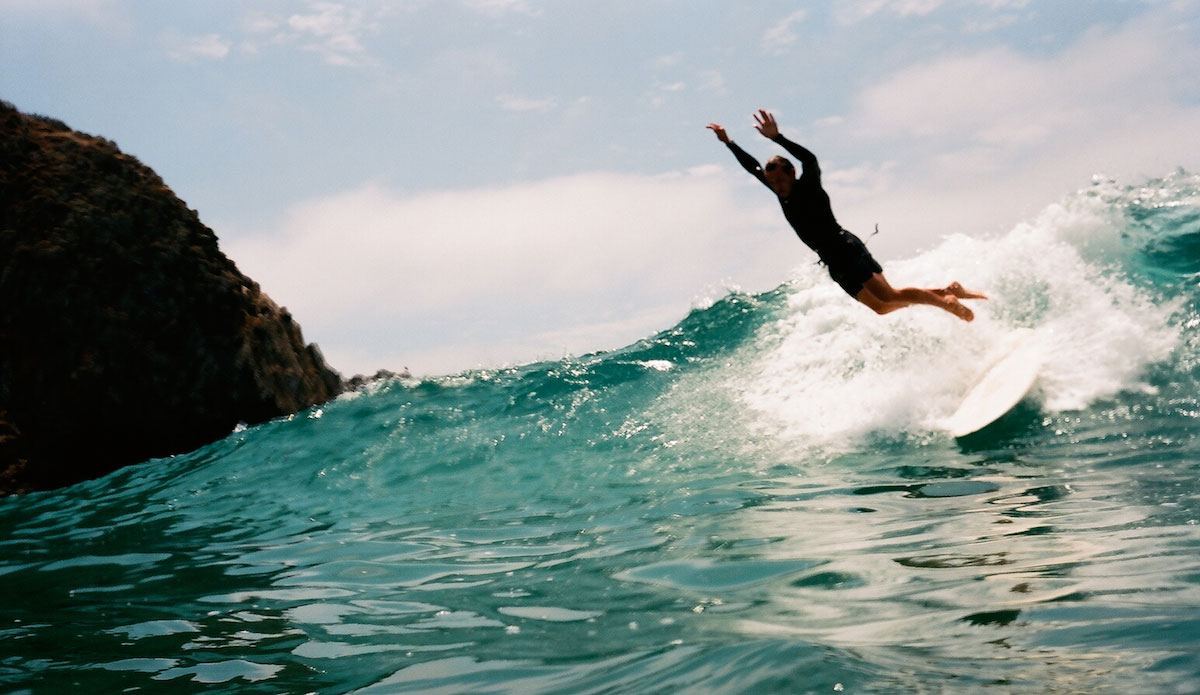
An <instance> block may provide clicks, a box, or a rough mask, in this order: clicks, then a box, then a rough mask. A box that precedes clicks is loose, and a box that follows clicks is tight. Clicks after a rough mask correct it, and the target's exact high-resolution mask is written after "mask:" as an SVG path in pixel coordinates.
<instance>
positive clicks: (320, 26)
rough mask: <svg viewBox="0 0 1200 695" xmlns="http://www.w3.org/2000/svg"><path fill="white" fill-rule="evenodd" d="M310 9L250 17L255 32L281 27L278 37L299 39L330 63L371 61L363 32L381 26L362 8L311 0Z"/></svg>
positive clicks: (291, 39)
mask: <svg viewBox="0 0 1200 695" xmlns="http://www.w3.org/2000/svg"><path fill="white" fill-rule="evenodd" d="M308 6H309V12H306V13H297V14H292V15H290V16H288V17H287V19H286V20H284V21H282V22H276V20H274V19H272V18H270V17H267V16H264V15H255V16H253V17H251V18H249V19H248V20H247V22H248V23H249V24H248V28H249V29H250V30H251V31H255V32H269V31H271V30H272V29H273V27H274V26H275V25H278V26H279V27H280V31H279V34H278V35H277V36H276V40H284V41H299V42H300V43H301V45H302V46H303V47H304V48H305V49H307V50H311V51H314V52H316V53H318V54H320V55H321V56H322V58H323V59H324V60H325V62H326V63H327V64H329V65H338V66H347V67H350V66H356V65H362V64H366V63H369V62H370V61H369V60H368V59H367V57H366V48H365V47H364V46H363V44H362V37H363V35H365V34H367V33H370V32H376V31H378V29H379V27H378V25H377V24H375V23H374V22H372V21H369V20H367V19H366V17H365V15H364V13H363V11H362V10H361V9H358V8H351V7H348V6H347V5H345V4H342V3H334V2H310V3H309V4H308Z"/></svg>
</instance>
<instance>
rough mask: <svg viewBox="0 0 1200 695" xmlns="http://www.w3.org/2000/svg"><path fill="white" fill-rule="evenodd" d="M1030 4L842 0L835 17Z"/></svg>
mask: <svg viewBox="0 0 1200 695" xmlns="http://www.w3.org/2000/svg"><path fill="white" fill-rule="evenodd" d="M1028 4H1029V0H966V2H963V1H960V2H953V3H948V2H947V1H946V0H839V2H838V3H837V4H836V5H835V6H834V16H835V17H837V19H838V21H839V22H841V23H843V24H853V23H855V22H861V21H864V20H867V19H871V18H872V17H874V16H876V15H879V14H891V15H894V16H896V17H924V16H926V15H929V14H932V13H934V12H936V11H937V10H940V9H942V7H943V6H945V7H947V8H961V7H962V6H964V5H974V6H976V7H979V8H983V9H986V10H992V11H996V12H999V11H1004V10H1019V9H1022V8H1024V7H1025V6H1026V5H1028ZM972 21H975V20H972Z"/></svg>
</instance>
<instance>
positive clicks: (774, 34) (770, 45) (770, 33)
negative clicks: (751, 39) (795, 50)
mask: <svg viewBox="0 0 1200 695" xmlns="http://www.w3.org/2000/svg"><path fill="white" fill-rule="evenodd" d="M807 16H808V11H807V10H797V11H796V12H793V13H791V14H790V15H788V16H787V17H784V18H783V19H782V20H781V21H780V22H779V23H778V24H776V25H775V26H773V27H771V28H770V29H768V30H767V32H766V33H765V34H763V41H762V47H763V50H765V51H767V52H769V53H779V52H781V51H783V50H784V49H786V48H787V47H788V46H791V45H792V44H793V43H795V42H796V33H795V32H794V31H792V27H793V26H794V25H796V24H799V23H800V22H803V21H804V18H805V17H807Z"/></svg>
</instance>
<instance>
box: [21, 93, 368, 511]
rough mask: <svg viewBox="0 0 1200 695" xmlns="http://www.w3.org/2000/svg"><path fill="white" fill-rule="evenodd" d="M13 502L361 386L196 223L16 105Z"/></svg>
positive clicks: (92, 149) (122, 168)
mask: <svg viewBox="0 0 1200 695" xmlns="http://www.w3.org/2000/svg"><path fill="white" fill-rule="evenodd" d="M0 301H2V302H3V306H4V310H3V313H2V314H0V494H10V493H15V492H25V491H30V490H37V489H49V488H55V487H61V486H64V485H70V484H72V483H75V482H79V481H81V480H86V479H89V478H93V477H97V476H100V475H104V474H106V473H108V472H110V471H112V470H115V469H116V468H119V467H121V466H124V465H127V464H131V463H138V462H141V461H145V460H147V459H150V458H155V457H162V456H168V455H171V454H177V453H183V452H186V451H190V450H192V449H195V448H197V447H199V446H202V445H204V444H206V443H208V442H211V441H214V440H216V439H219V438H221V437H223V436H225V435H226V434H228V433H229V432H230V431H231V430H232V429H233V428H234V427H235V426H237V425H238V424H239V423H248V424H253V423H258V422H263V421H266V420H269V419H271V418H274V417H278V416H282V415H288V414H291V413H295V412H298V411H300V410H303V409H305V408H308V407H310V406H312V405H315V404H318V403H321V402H324V401H326V400H328V399H330V398H333V397H334V396H336V395H338V394H339V393H341V392H342V391H343V390H344V389H345V387H346V385H345V384H344V383H343V381H342V378H341V376H340V375H339V374H338V373H337V372H336V371H334V370H333V369H331V368H330V367H329V366H328V365H327V364H326V363H325V361H324V359H323V357H322V356H321V353H320V350H319V349H318V348H317V346H316V345H311V344H306V343H305V342H304V339H303V336H302V333H301V330H300V326H299V325H298V324H297V323H296V322H295V320H294V319H293V318H292V316H291V315H290V314H289V313H288V311H287V310H286V309H284V308H280V307H279V306H277V305H276V304H275V303H274V302H273V301H272V300H271V299H270V297H268V296H267V295H266V294H265V293H264V292H263V291H262V290H261V288H260V287H259V286H258V284H257V283H255V282H254V281H253V280H251V279H250V278H248V277H246V276H245V275H243V274H242V273H241V272H239V271H238V269H237V267H236V266H235V265H234V263H233V262H232V261H231V260H229V259H228V258H226V257H225V255H224V254H223V253H221V251H220V250H219V248H218V246H217V237H216V235H215V234H214V233H213V231H212V230H211V229H209V228H208V227H206V226H205V225H204V224H203V223H201V221H200V219H199V216H198V215H197V213H196V211H194V210H190V209H189V208H188V207H187V206H186V205H185V204H184V203H183V201H181V200H179V198H177V197H176V196H175V194H174V193H173V192H172V191H171V189H170V188H168V187H167V186H166V185H165V184H164V183H163V181H162V179H161V178H159V176H158V175H157V174H155V173H154V172H153V171H152V170H151V169H149V168H148V167H146V166H145V165H143V164H142V163H141V162H139V161H138V160H137V159H136V158H134V157H131V156H129V155H127V154H124V153H122V152H121V151H120V150H119V149H118V148H117V146H116V145H115V143H112V142H110V141H108V140H105V139H104V138H99V137H94V136H90V135H85V134H83V133H79V132H76V131H73V130H71V129H70V128H68V127H67V126H66V125H64V124H63V123H61V122H59V121H57V120H55V119H52V118H46V117H41V116H31V115H26V114H23V113H21V112H19V111H18V110H17V109H16V108H15V107H14V106H13V105H11V104H8V103H4V102H0Z"/></svg>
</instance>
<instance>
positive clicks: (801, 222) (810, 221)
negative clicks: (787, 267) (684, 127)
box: [708, 110, 986, 321]
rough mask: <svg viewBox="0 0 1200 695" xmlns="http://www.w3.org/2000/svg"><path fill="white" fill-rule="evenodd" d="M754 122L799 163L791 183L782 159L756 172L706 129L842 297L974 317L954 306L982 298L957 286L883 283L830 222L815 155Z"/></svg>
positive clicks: (771, 123) (855, 242)
mask: <svg viewBox="0 0 1200 695" xmlns="http://www.w3.org/2000/svg"><path fill="white" fill-rule="evenodd" d="M754 120H755V121H757V122H758V124H757V125H756V126H755V129H756V130H758V132H759V133H761V134H762V135H763V137H766V138H768V139H770V140H774V141H775V142H776V143H777V144H779V145H780V146H781V147H783V149H785V150H787V151H788V153H789V154H791V155H792V156H794V157H796V159H798V160H800V165H801V167H802V168H803V172H802V173H801V174H800V176H799V178H797V177H796V169H795V167H794V166H793V165H792V163H791V162H790V161H788V160H787V159H786V158H784V157H779V156H776V157H772V158H771V159H769V160H767V163H766V165H765V166H760V165H759V163H758V161H757V160H755V159H754V157H751V156H750V155H749V154H747V153H746V151H745V150H743V149H742V148H741V147H738V146H737V143H735V142H733V141H732V140H730V139H729V136H728V135H727V134H726V133H725V128H724V127H722V126H720V125H717V124H716V123H709V124H708V127H709V129H711V130H712V131H713V132H714V133H716V134H717V139H718V140H720V141H721V142H723V143H725V144H726V145H727V146H728V147H729V149H730V150H731V151H732V152H733V154H734V156H735V157H737V160H738V162H739V163H740V164H741V165H742V167H743V168H745V169H746V171H748V172H750V174H751V175H753V176H754V178H756V179H758V180H759V181H762V182H763V184H764V185H765V186H766V187H767V188H770V189H771V190H772V191H774V192H775V195H777V196H779V205H780V207H782V208H783V216H784V217H785V218H787V221H788V223H789V224H791V225H792V229H794V230H796V235H797V236H799V237H800V240H801V241H803V242H804V243H805V244H808V247H809V248H811V249H812V250H813V251H816V252H817V256H819V257H820V259H821V262H822V263H824V264H825V267H826V268H828V269H829V275H830V277H832V278H833V280H834V282H836V283H837V284H839V285H841V287H842V289H844V290H845V291H846V293H847V294H849V295H850V296H851V297H854V298H855V299H857V300H858V301H860V302H862V303H863V304H865V305H867V306H868V307H870V308H871V309H873V310H874V311H875V312H876V313H878V314H886V313H889V312H892V311H895V310H897V309H903V308H904V307H906V306H912V305H913V304H928V305H929V306H935V307H938V308H939V309H944V310H946V311H948V312H950V313H951V314H954V315H955V316H957V317H959V318H960V319H962V320H964V321H970V320H971V319H973V318H975V314H974V313H972V311H971V310H970V309H968V308H967V307H965V306H963V304H962V303H961V302H959V301H958V300H960V299H986V297H985V296H984V295H982V294H978V293H976V292H969V291H967V290H966V289H964V288H963V286H962V285H960V284H959V283H957V282H952V283H950V284H949V285H947V286H946V287H945V288H943V289H937V290H933V289H929V290H927V289H920V288H917V287H906V288H904V289H900V290H898V289H895V288H893V287H892V286H891V285H890V284H888V281H887V279H885V278H884V277H883V268H881V267H880V266H879V263H877V262H876V261H875V259H874V258H872V257H871V253H870V252H869V251H867V247H866V246H865V245H864V244H863V242H862V240H861V239H859V238H858V237H856V236H854V235H853V234H851V233H850V232H848V231H846V230H844V229H842V227H841V225H839V224H838V222H837V220H836V219H835V218H834V216H833V208H832V207H830V204H829V195H828V194H827V193H825V189H823V188H822V187H821V168H820V167H819V166H818V165H817V157H816V155H814V154H813V153H812V152H809V151H808V150H807V149H805V148H803V147H801V146H800V145H797V144H796V143H794V142H792V141H791V140H788V139H787V138H785V137H784V136H782V135H780V134H779V126H778V125H777V124H776V123H775V117H774V116H772V115H771V114H770V113H768V112H766V111H762V110H760V111H759V112H758V113H757V114H755V115H754Z"/></svg>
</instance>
